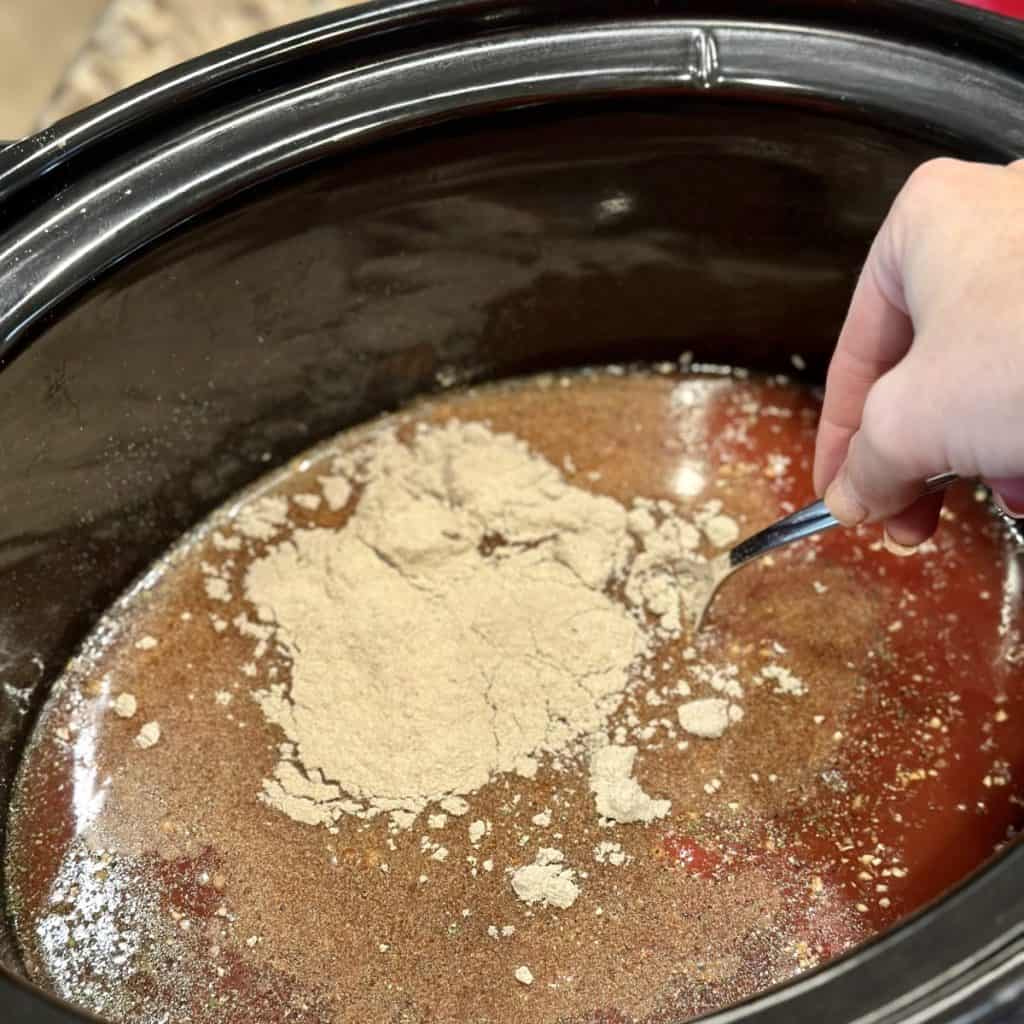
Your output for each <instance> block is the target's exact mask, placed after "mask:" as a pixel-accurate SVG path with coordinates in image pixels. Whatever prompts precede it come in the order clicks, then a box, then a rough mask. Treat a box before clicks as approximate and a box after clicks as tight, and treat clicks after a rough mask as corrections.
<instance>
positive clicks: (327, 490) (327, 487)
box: [319, 476, 352, 512]
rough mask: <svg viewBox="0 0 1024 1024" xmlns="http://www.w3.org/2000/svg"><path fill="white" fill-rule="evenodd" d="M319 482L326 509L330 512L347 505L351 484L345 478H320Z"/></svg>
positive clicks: (350, 495)
mask: <svg viewBox="0 0 1024 1024" xmlns="http://www.w3.org/2000/svg"><path fill="white" fill-rule="evenodd" d="M319 482H320V490H321V491H323V494H324V500H325V501H326V502H327V507H328V508H329V509H330V510H331V511H332V512H337V511H338V510H339V509H343V508H344V507H345V506H346V505H347V504H348V503H349V500H350V499H351V497H352V484H351V483H349V481H348V480H347V479H346V478H345V477H343V476H322V477H320V481H319Z"/></svg>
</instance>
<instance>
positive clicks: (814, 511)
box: [694, 473, 959, 632]
mask: <svg viewBox="0 0 1024 1024" xmlns="http://www.w3.org/2000/svg"><path fill="white" fill-rule="evenodd" d="M957 479H959V478H958V477H957V475H956V474H955V473H940V474H939V475H938V476H933V477H929V478H928V479H927V480H926V481H925V482H924V490H923V491H922V496H923V495H925V494H935V493H936V492H937V491H944V490H945V489H946V488H947V487H949V485H950V484H952V483H953V482H954V481H956V480H957ZM838 525H839V520H838V519H836V518H835V517H834V516H833V515H832V513H831V512H829V510H828V509H827V508H825V502H823V501H816V502H814V504H813V505H808V506H807V507H806V508H802V509H799V510H798V511H796V512H794V513H793V514H792V515H788V516H786V517H785V518H784V519H780V520H779V521H778V522H775V523H772V525H771V526H767V527H765V529H763V530H761V531H760V532H759V533H755V534H754V535H753V536H752V537H748V538H747V539H746V540H744V541H740V543H739V544H737V545H736V547H734V548H732V550H730V551H725V552H723V553H722V554H720V555H718V556H717V557H716V558H714V559H713V560H712V561H711V562H710V563H708V569H709V570H710V573H709V575H708V579H707V587H708V590H707V592H706V593H705V595H704V600H703V603H702V604H701V606H700V610H699V611H698V613H697V624H696V626H695V628H694V632H698V631H699V630H700V627H701V624H702V623H703V621H704V617H705V616H706V615H707V612H708V609H709V608H710V607H711V602H712V601H713V600H714V599H715V594H717V593H718V590H719V588H720V587H721V586H722V584H723V583H724V582H725V581H726V580H727V579H728V578H729V577H730V576H731V575H732V574H733V573H734V572H736V570H737V569H741V568H742V567H743V566H745V565H748V564H749V563H750V562H753V561H754V560H755V559H757V558H760V557H761V556H762V555H766V554H768V552H769V551H774V550H775V548H781V547H783V546H784V545H786V544H792V543H793V541H795V540H802V539H803V538H804V537H810V536H811V535H812V534H814V533H821V532H823V531H824V530H831V529H832V527H833V526H838Z"/></svg>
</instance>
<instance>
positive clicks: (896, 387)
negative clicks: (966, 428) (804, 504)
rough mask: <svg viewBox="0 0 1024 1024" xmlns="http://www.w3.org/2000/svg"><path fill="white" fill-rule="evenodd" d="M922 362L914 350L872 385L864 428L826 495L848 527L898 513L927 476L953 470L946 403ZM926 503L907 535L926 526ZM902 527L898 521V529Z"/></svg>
mask: <svg viewBox="0 0 1024 1024" xmlns="http://www.w3.org/2000/svg"><path fill="white" fill-rule="evenodd" d="M921 362H922V360H921V359H920V358H915V354H913V353H912V354H911V355H910V356H908V357H907V358H906V359H904V360H903V361H902V362H901V363H900V364H899V365H898V366H896V367H895V368H894V369H893V370H890V371H889V373H887V374H886V375H885V376H884V377H882V378H881V379H880V380H879V381H878V382H877V383H876V384H875V385H874V387H873V388H872V389H871V393H870V395H869V396H868V399H867V401H866V402H865V404H864V411H863V416H862V419H861V427H860V429H859V430H858V431H857V433H856V434H854V436H853V437H852V438H851V440H850V444H849V446H848V449H847V456H846V460H845V462H844V463H843V465H842V467H841V468H840V470H839V472H838V473H837V474H836V476H835V478H834V480H833V481H832V483H831V484H830V486H829V488H828V490H827V491H826V493H825V503H826V505H827V506H828V508H829V511H830V512H831V513H832V514H833V515H834V516H835V517H836V518H837V519H838V520H839V521H840V522H841V523H843V524H844V525H847V526H855V525H857V524H859V523H863V522H880V521H884V520H888V519H890V518H892V517H894V516H897V515H898V514H899V513H901V512H903V511H904V510H907V509H909V508H910V506H912V505H914V504H915V503H916V502H917V501H918V499H919V498H920V497H921V491H922V487H923V481H924V480H925V479H926V478H927V477H929V476H933V475H934V474H936V473H940V472H944V471H946V470H948V469H949V461H948V456H947V454H946V451H945V445H944V437H945V423H944V421H943V417H944V415H945V406H944V403H943V401H942V400H941V396H940V395H939V394H938V393H937V391H938V388H939V385H938V384H935V385H933V386H930V385H929V377H930V376H931V374H929V373H928V372H927V370H926V368H924V367H922V366H920V365H918V364H919V363H921ZM927 507H930V506H922V507H921V508H920V509H919V510H917V511H916V512H914V513H913V514H912V515H910V517H909V518H908V520H907V521H906V522H905V523H903V524H902V525H905V526H906V527H907V529H906V532H905V533H904V536H905V537H907V538H912V537H913V536H914V535H915V534H916V533H918V532H920V531H921V530H924V529H926V528H927V527H928V520H927V518H926V515H925V508H927ZM900 525H901V524H900V522H899V521H897V522H896V524H895V528H896V529H897V530H899V529H900ZM895 539H897V540H898V539H899V538H898V537H897V538H895Z"/></svg>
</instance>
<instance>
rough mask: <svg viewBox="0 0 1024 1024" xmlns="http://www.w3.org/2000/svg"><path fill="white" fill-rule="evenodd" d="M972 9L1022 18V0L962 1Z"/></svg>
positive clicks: (1023, 6) (1023, 3)
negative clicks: (980, 8)
mask: <svg viewBox="0 0 1024 1024" xmlns="http://www.w3.org/2000/svg"><path fill="white" fill-rule="evenodd" d="M963 2H964V3H968V4H970V5H971V6H972V7H982V8H984V9H985V10H986V11H995V12H996V13H997V14H1007V15H1009V16H1010V17H1011V18H1024V0H963Z"/></svg>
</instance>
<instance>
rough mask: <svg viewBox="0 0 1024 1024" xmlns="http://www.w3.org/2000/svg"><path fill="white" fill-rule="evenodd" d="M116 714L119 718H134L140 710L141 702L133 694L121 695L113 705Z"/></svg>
mask: <svg viewBox="0 0 1024 1024" xmlns="http://www.w3.org/2000/svg"><path fill="white" fill-rule="evenodd" d="M113 708H114V714H115V715H117V717H118V718H134V717H135V712H136V711H138V709H139V702H138V701H137V700H136V699H135V695H134V694H131V693H120V694H118V696H117V699H116V700H115V701H114V703H113Z"/></svg>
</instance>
